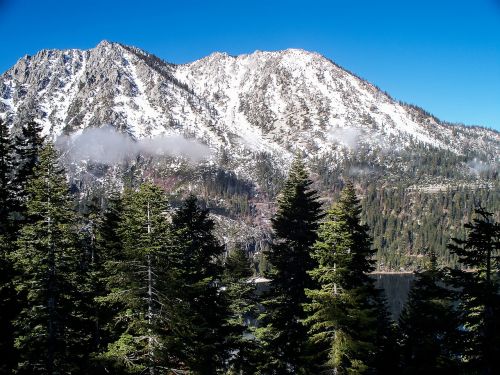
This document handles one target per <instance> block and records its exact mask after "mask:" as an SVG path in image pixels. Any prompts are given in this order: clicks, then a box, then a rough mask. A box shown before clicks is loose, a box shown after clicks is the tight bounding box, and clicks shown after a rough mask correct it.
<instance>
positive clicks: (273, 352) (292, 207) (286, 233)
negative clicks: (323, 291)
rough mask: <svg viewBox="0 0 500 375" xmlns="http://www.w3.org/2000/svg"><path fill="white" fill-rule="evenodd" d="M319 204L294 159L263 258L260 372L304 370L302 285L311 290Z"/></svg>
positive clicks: (306, 368) (305, 342)
mask: <svg viewBox="0 0 500 375" xmlns="http://www.w3.org/2000/svg"><path fill="white" fill-rule="evenodd" d="M321 217H322V214H321V204H320V203H319V202H318V196H317V193H316V191H315V190H312V189H311V181H310V180H309V177H308V175H307V173H306V171H305V168H304V165H303V163H302V162H301V161H300V160H299V159H298V158H297V159H296V160H295V161H294V163H293V165H292V168H291V170H290V174H289V176H288V179H287V181H286V182H285V186H284V189H283V191H282V194H281V196H280V198H279V200H278V212H277V213H276V215H275V217H274V218H273V220H272V223H273V231H274V242H273V244H272V247H271V249H270V251H269V252H267V254H266V255H267V258H268V260H269V262H270V263H271V265H272V266H271V271H270V272H269V273H268V275H267V276H268V277H269V278H271V282H270V288H269V292H267V293H266V294H265V295H264V297H263V301H262V305H263V306H264V308H265V312H264V313H263V314H262V316H261V323H262V327H261V328H259V330H258V336H259V338H260V339H261V340H262V345H263V351H264V354H263V359H264V363H263V364H262V365H261V369H260V372H261V373H263V374H304V373H308V371H309V366H308V357H309V356H310V353H309V352H310V348H309V345H308V337H307V328H306V327H305V326H304V325H303V323H302V320H303V319H304V318H305V313H304V311H303V308H302V304H303V303H305V302H306V301H307V298H306V295H305V292H304V289H306V288H312V287H313V285H314V284H313V282H312V280H311V277H310V276H309V274H308V271H310V270H311V269H313V268H314V266H315V262H314V260H313V259H312V258H311V246H312V244H313V243H314V241H315V240H316V230H317V228H318V225H319V224H318V222H319V220H320V219H321Z"/></svg>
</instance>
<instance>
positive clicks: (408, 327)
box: [399, 251, 461, 374]
mask: <svg viewBox="0 0 500 375" xmlns="http://www.w3.org/2000/svg"><path fill="white" fill-rule="evenodd" d="M445 283H446V275H445V274H444V272H443V271H442V270H440V269H438V267H437V259H436V254H435V253H434V252H433V251H431V253H430V264H429V266H428V268H427V269H426V270H425V271H423V272H419V273H417V274H416V280H415V281H414V284H413V286H412V289H411V291H410V295H409V298H408V302H407V304H406V306H405V308H404V310H403V312H402V313H401V316H400V318H399V333H400V335H399V337H400V339H399V347H400V352H401V373H402V374H430V373H432V374H450V373H457V372H458V369H459V367H458V355H459V352H458V347H459V341H460V336H461V334H460V330H459V328H460V320H459V314H458V312H457V311H456V309H455V306H454V293H453V291H452V290H451V289H450V286H449V285H446V284H445Z"/></svg>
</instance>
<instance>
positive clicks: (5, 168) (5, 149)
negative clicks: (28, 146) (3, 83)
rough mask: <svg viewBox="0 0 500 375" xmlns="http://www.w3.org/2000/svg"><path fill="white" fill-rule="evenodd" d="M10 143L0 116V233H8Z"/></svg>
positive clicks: (10, 193)
mask: <svg viewBox="0 0 500 375" xmlns="http://www.w3.org/2000/svg"><path fill="white" fill-rule="evenodd" d="M12 152H13V148H12V144H11V139H10V134H9V128H8V127H7V124H5V123H4V122H3V121H2V119H1V118H0V235H1V236H6V235H8V234H9V229H10V228H9V226H10V225H9V216H10V211H11V210H12V186H11V180H12V173H13V165H12Z"/></svg>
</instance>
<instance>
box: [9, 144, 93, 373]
mask: <svg viewBox="0 0 500 375" xmlns="http://www.w3.org/2000/svg"><path fill="white" fill-rule="evenodd" d="M27 194H28V199H27V201H26V207H27V211H26V213H27V217H28V219H29V220H28V223H26V224H25V225H24V226H23V227H22V228H21V232H20V235H19V238H18V240H17V249H16V250H15V251H14V252H13V253H12V259H13V261H14V265H15V267H16V269H17V271H18V273H19V279H18V280H16V287H17V288H18V291H19V292H20V293H21V294H22V295H23V296H25V300H24V301H22V306H21V313H20V315H19V316H18V317H17V319H16V328H17V338H16V346H17V347H18V349H19V352H20V355H21V361H20V363H19V365H18V373H21V374H24V373H26V374H50V375H52V374H62V373H72V372H75V371H77V370H80V369H82V368H84V367H85V362H86V354H87V353H86V350H85V347H86V343H87V341H86V337H87V333H86V332H85V330H84V329H83V327H84V325H82V321H83V320H84V317H83V316H82V315H81V295H80V292H79V290H78V283H79V281H80V272H81V269H80V265H81V261H82V256H81V254H80V253H79V251H78V249H77V247H76V238H77V228H76V225H75V213H74V211H73V209H72V203H71V197H70V195H69V193H68V187H67V184H66V178H65V175H64V171H63V169H62V168H59V167H58V163H57V154H56V152H55V150H54V148H53V146H52V145H51V144H50V143H49V144H47V145H46V146H44V148H43V149H42V151H41V153H40V159H39V162H38V164H37V165H36V167H35V168H34V171H33V177H32V178H31V179H30V180H29V182H28V186H27Z"/></svg>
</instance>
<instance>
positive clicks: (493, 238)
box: [449, 207, 500, 374]
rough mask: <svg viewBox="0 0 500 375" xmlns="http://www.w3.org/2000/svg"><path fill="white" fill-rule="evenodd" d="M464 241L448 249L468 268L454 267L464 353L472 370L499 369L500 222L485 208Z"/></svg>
mask: <svg viewBox="0 0 500 375" xmlns="http://www.w3.org/2000/svg"><path fill="white" fill-rule="evenodd" d="M464 227H465V228H466V230H467V236H466V239H465V240H461V239H458V238H454V239H453V240H452V242H451V243H450V244H449V249H450V251H451V252H452V253H454V254H456V255H457V256H458V258H459V262H460V263H461V264H462V265H463V266H465V267H466V268H467V269H466V270H453V271H452V276H453V278H454V279H453V281H454V286H456V287H457V288H459V290H460V293H459V301H460V308H461V310H462V313H463V317H462V324H463V327H464V328H465V334H466V340H464V341H463V343H464V348H463V354H464V359H465V361H466V364H467V368H468V369H469V370H470V373H476V374H497V373H499V372H500V319H499V317H500V294H499V293H500V290H499V288H500V277H499V276H500V275H499V272H500V224H499V223H497V222H495V220H494V219H493V214H492V213H490V212H488V211H486V210H485V209H484V208H482V207H478V208H476V210H475V218H474V219H473V221H472V222H471V223H468V224H465V226H464Z"/></svg>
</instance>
